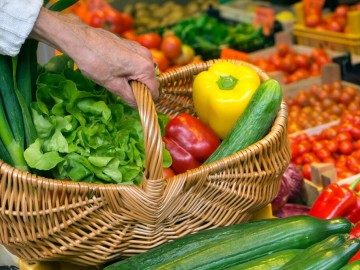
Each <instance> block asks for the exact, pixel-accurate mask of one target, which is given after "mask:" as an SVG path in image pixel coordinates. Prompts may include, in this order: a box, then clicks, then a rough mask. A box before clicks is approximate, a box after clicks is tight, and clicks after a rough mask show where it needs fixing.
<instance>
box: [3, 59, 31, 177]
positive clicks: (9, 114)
mask: <svg viewBox="0 0 360 270" xmlns="http://www.w3.org/2000/svg"><path fill="white" fill-rule="evenodd" d="M0 92H1V95H0V139H1V141H2V145H3V146H4V147H2V148H1V158H3V159H4V160H8V161H9V160H10V161H11V163H10V164H11V165H13V166H14V167H16V168H18V169H21V170H24V171H27V170H28V167H27V164H26V162H25V160H24V157H23V152H24V133H23V129H24V128H23V118H22V115H21V111H20V107H19V103H18V101H17V97H16V94H15V91H14V82H13V76H12V71H11V58H9V57H7V56H5V55H0Z"/></svg>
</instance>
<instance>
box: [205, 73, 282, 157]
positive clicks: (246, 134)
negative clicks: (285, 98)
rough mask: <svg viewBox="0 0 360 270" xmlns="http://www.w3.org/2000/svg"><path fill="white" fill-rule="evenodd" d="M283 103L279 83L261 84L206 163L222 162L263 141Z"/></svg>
mask: <svg viewBox="0 0 360 270" xmlns="http://www.w3.org/2000/svg"><path fill="white" fill-rule="evenodd" d="M281 102H282V89H281V86H280V84H279V83H278V82H277V81H275V80H273V79H268V80H266V81H265V82H263V83H261V84H260V86H259V87H258V89H257V90H256V91H255V93H254V94H253V96H252V98H251V100H250V102H249V104H248V105H247V107H246V108H245V110H244V112H243V113H242V115H241V116H240V117H239V119H238V120H237V121H236V122H235V125H234V127H233V128H232V129H231V130H230V132H229V134H228V135H227V136H226V137H225V139H224V140H223V141H222V142H221V144H220V146H219V147H218V148H217V149H216V150H215V152H214V153H213V154H212V155H211V156H210V157H209V158H208V159H207V160H206V161H205V162H204V163H205V164H206V163H210V162H213V161H217V160H220V159H221V158H223V157H227V156H229V155H231V154H234V153H236V152H238V151H240V150H242V149H245V148H246V147H248V146H250V145H252V144H253V143H256V142H257V141H259V140H260V139H262V138H263V137H264V136H265V135H266V134H267V133H268V132H269V130H270V128H271V127H272V125H273V124H274V121H275V118H276V116H277V114H278V112H279V110H280V106H281Z"/></svg>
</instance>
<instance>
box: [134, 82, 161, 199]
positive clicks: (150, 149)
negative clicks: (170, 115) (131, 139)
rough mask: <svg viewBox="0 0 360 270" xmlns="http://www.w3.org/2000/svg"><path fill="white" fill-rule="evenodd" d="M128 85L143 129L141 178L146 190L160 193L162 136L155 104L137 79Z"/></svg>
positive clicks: (143, 85) (148, 92)
mask: <svg viewBox="0 0 360 270" xmlns="http://www.w3.org/2000/svg"><path fill="white" fill-rule="evenodd" d="M130 85H131V88H132V90H133V93H134V96H135V100H136V104H137V106H138V111H139V115H140V119H141V123H142V126H143V130H144V146H145V156H146V160H145V171H144V178H145V179H143V181H142V183H143V186H144V189H145V191H146V192H152V193H161V192H162V185H159V181H158V180H159V179H162V180H163V179H164V177H163V171H162V163H163V155H162V137H161V131H160V126H159V123H158V117H157V113H156V109H155V104H154V102H153V99H152V96H151V93H150V90H149V89H148V88H147V86H146V85H145V84H143V83H141V82H138V81H131V82H130ZM154 180H155V181H154ZM155 182H156V183H155ZM151 183H153V184H151ZM159 189H160V190H159ZM154 195H155V194H154ZM158 195H160V194H158Z"/></svg>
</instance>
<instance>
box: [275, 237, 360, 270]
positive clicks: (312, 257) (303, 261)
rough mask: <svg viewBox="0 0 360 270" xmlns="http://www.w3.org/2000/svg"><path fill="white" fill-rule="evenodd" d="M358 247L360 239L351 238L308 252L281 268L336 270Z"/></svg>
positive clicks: (284, 269)
mask: <svg viewBox="0 0 360 270" xmlns="http://www.w3.org/2000/svg"><path fill="white" fill-rule="evenodd" d="M359 248H360V239H357V238H355V239H351V240H348V241H346V242H345V243H343V244H342V245H340V246H338V247H335V248H331V249H324V250H321V251H318V252H314V253H312V254H308V256H307V257H305V256H303V257H300V258H298V259H297V260H290V261H289V262H288V263H286V264H285V265H283V266H282V267H281V268H280V269H281V270H288V269H292V270H319V269H321V270H337V269H340V268H341V267H343V266H345V265H346V264H347V262H348V261H349V260H350V259H351V257H352V256H354V255H355V253H356V252H357V251H358V250H359Z"/></svg>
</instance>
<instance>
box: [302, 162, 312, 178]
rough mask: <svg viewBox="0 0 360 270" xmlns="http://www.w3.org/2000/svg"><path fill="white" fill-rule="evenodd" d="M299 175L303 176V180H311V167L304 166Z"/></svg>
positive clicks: (308, 165)
mask: <svg viewBox="0 0 360 270" xmlns="http://www.w3.org/2000/svg"><path fill="white" fill-rule="evenodd" d="M301 173H302V175H303V176H304V178H305V179H307V180H311V165H310V164H304V165H303V166H302V169H301Z"/></svg>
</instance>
